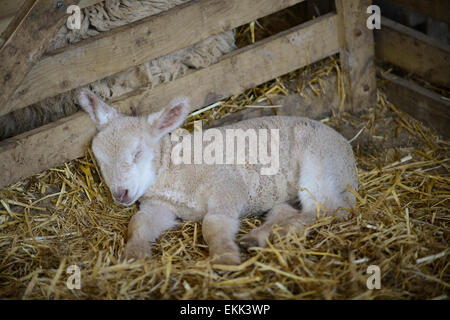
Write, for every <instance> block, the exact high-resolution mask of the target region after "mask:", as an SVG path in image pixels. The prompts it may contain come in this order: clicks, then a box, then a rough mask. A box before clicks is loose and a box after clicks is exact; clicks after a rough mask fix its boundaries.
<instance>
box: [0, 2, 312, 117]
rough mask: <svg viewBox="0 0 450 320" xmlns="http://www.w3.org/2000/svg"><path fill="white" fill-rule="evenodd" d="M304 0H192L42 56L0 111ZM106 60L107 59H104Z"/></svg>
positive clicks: (38, 98) (41, 97) (125, 67)
mask: <svg viewBox="0 0 450 320" xmlns="http://www.w3.org/2000/svg"><path fill="white" fill-rule="evenodd" d="M302 1H304V0H284V1H273V0H260V1H258V6H257V10H256V7H255V2H254V1H253V0H228V1H223V0H193V1H191V2H188V3H186V4H183V5H180V6H177V7H175V8H172V9H170V10H168V11H165V12H162V13H160V14H158V15H154V16H151V17H148V18H145V19H142V20H140V21H136V22H134V23H131V24H128V25H126V26H123V27H119V28H116V29H113V30H110V31H108V32H104V33H102V34H100V35H98V36H97V37H94V38H92V39H87V40H86V41H82V42H79V43H76V44H74V45H72V46H69V47H67V48H64V49H62V50H61V51H58V52H57V53H55V54H53V55H50V56H47V57H45V58H44V59H42V60H41V61H40V62H39V63H38V64H37V65H36V66H35V68H33V69H32V70H31V71H30V72H29V74H28V75H27V77H26V78H25V79H24V81H23V83H22V84H21V86H20V87H19V88H18V89H17V90H16V92H15V94H14V95H13V97H12V98H11V100H10V102H9V103H8V105H7V106H5V107H4V108H0V115H1V114H5V113H8V112H10V111H12V110H16V109H19V108H22V107H25V106H27V105H30V104H32V103H35V102H38V101H41V100H42V99H44V98H47V97H50V96H54V95H56V94H59V93H62V92H65V91H68V90H71V89H74V88H77V87H80V86H83V85H86V84H88V83H91V82H93V81H95V80H98V79H102V78H104V77H106V76H109V75H112V74H115V73H117V72H120V71H123V70H126V69H128V68H131V67H133V66H136V65H139V64H142V63H144V62H147V61H150V60H152V59H154V58H157V57H159V56H162V55H165V54H167V53H170V52H173V51H176V50H179V49H182V48H185V47H188V46H190V45H192V44H194V43H197V42H199V41H201V40H203V39H206V38H208V37H209V36H211V35H214V34H218V33H220V32H224V31H227V30H230V29H233V28H235V27H238V26H240V25H242V24H245V23H247V22H249V21H251V20H255V19H257V18H260V17H262V16H265V15H268V14H270V13H273V12H276V11H279V10H281V9H284V8H286V7H289V6H292V5H294V4H296V3H299V2H302ZM105 61H107V63H105Z"/></svg>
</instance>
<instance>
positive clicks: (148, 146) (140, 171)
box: [79, 89, 189, 205]
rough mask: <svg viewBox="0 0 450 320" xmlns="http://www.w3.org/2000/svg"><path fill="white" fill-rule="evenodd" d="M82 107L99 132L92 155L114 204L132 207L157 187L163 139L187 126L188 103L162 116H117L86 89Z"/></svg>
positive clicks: (178, 101) (175, 105)
mask: <svg viewBox="0 0 450 320" xmlns="http://www.w3.org/2000/svg"><path fill="white" fill-rule="evenodd" d="M79 103H80V105H81V107H82V108H83V109H84V110H85V111H87V112H88V113H89V115H90V117H91V119H92V121H94V123H95V125H96V127H97V129H98V131H99V132H98V134H97V135H96V136H95V137H94V139H93V141H92V151H93V153H94V156H95V158H96V160H97V163H98V164H99V166H100V171H101V173H102V176H103V178H104V180H105V182H106V184H107V185H108V187H109V189H110V191H111V194H112V196H113V198H114V200H115V201H116V202H118V203H121V204H124V205H131V204H133V203H134V202H135V201H136V200H137V199H139V198H140V197H141V196H142V195H143V194H144V193H145V191H146V190H147V189H148V188H149V187H150V186H151V185H152V184H154V183H155V180H156V170H157V169H158V168H157V166H158V163H159V161H157V160H159V159H157V157H156V156H159V155H160V150H161V146H160V141H161V138H162V137H163V136H164V135H165V134H167V133H169V132H171V131H173V130H175V129H176V128H178V127H179V126H180V125H181V124H182V123H183V122H184V120H185V119H186V117H187V115H188V110H189V108H188V100H187V99H186V98H178V99H176V100H174V101H173V102H172V103H171V104H169V106H168V107H166V108H165V109H163V110H161V111H160V112H157V113H152V114H150V115H148V116H142V117H130V116H126V115H122V114H120V113H118V112H117V111H116V110H115V109H114V108H112V107H110V106H109V105H108V104H106V103H105V102H104V101H102V100H101V99H100V98H98V97H97V96H96V95H95V94H94V93H92V92H91V91H89V90H87V89H82V90H81V91H80V94H79Z"/></svg>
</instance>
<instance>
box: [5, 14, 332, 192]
mask: <svg viewBox="0 0 450 320" xmlns="http://www.w3.org/2000/svg"><path fill="white" fill-rule="evenodd" d="M336 27H337V26H336V14H334V13H330V14H327V15H324V16H322V17H320V18H317V19H315V20H313V21H309V22H307V23H305V24H302V25H300V26H297V27H295V28H293V29H290V30H287V31H285V32H283V33H280V34H278V35H275V36H272V37H270V38H267V39H265V40H263V41H260V42H258V43H256V44H255V45H251V46H248V47H245V48H242V49H239V50H236V51H234V52H232V53H230V54H228V55H226V56H224V57H223V58H222V59H221V60H220V61H219V62H217V63H216V64H213V65H211V66H209V67H207V68H205V69H201V70H198V71H195V72H192V73H191V74H188V75H186V76H184V77H182V78H179V79H177V80H175V81H173V82H169V83H165V84H162V85H159V86H157V87H155V88H153V89H151V90H137V91H135V92H132V93H129V94H127V95H124V96H123V97H122V98H121V99H119V100H116V101H113V105H114V106H115V107H116V108H117V109H119V111H121V112H124V113H128V114H129V113H131V109H130V107H132V106H133V107H135V108H137V112H138V113H140V114H142V113H149V112H153V111H157V110H160V108H162V107H164V106H165V105H166V104H167V103H168V102H169V100H170V99H172V98H173V97H176V96H179V95H188V96H189V97H190V99H191V102H192V108H191V109H192V111H193V110H195V109H197V108H200V107H202V106H205V105H208V104H210V103H213V102H215V101H217V100H220V99H222V98H225V97H228V96H231V95H234V94H237V93H240V92H242V91H243V90H245V89H248V88H251V87H254V86H256V85H258V84H261V83H264V82H266V81H268V80H270V79H273V78H275V77H278V76H281V75H283V74H286V73H288V72H290V71H293V70H296V69H298V68H301V67H303V66H306V65H308V64H310V63H313V62H315V61H318V60H320V59H323V58H325V57H327V56H330V55H333V54H336V53H337V52H338V51H339V44H338V40H337V35H336V32H335V30H336ZM94 134H95V127H94V125H93V124H92V122H91V121H90V119H89V116H88V115H87V114H86V113H84V112H82V111H80V112H78V113H76V114H74V115H72V116H69V117H67V118H63V119H60V120H58V121H56V122H54V123H50V124H48V125H45V126H42V127H40V128H37V129H34V130H31V131H29V132H27V133H24V134H22V135H19V136H16V137H13V138H10V139H7V140H5V141H3V142H0V187H4V186H6V185H9V184H11V183H14V182H16V181H18V180H20V179H22V178H24V177H27V176H30V175H32V174H35V173H38V172H40V171H42V170H44V169H47V168H50V167H54V166H57V165H60V164H62V163H64V162H66V161H68V160H71V159H74V158H77V157H80V156H82V155H83V153H84V151H85V148H86V146H87V145H88V143H89V142H90V140H91V138H92V137H93V136H94Z"/></svg>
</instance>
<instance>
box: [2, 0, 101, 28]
mask: <svg viewBox="0 0 450 320" xmlns="http://www.w3.org/2000/svg"><path fill="white" fill-rule="evenodd" d="M24 1H25V0H0V33H2V32H3V30H4V29H5V28H6V27H7V25H8V23H9V22H10V21H11V20H12V19H13V18H14V15H15V14H16V13H17V11H19V9H20V6H21V5H22V4H23V3H24ZM102 1H103V0H81V1H80V3H79V6H80V8H82V9H83V8H86V7H89V6H92V5H94V4H96V3H99V2H102Z"/></svg>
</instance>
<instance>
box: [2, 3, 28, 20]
mask: <svg viewBox="0 0 450 320" xmlns="http://www.w3.org/2000/svg"><path fill="white" fill-rule="evenodd" d="M24 1H25V0H2V1H0V18H5V17H11V16H13V15H15V14H16V12H17V11H18V10H19V9H20V7H21V6H22V4H23V3H24Z"/></svg>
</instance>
